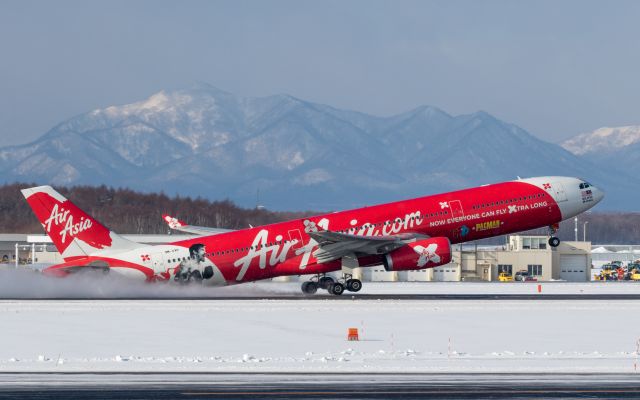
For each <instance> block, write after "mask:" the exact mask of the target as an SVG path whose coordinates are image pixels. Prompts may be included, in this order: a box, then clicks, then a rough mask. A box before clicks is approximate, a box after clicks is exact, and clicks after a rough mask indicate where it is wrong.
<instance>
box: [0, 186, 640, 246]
mask: <svg viewBox="0 0 640 400" xmlns="http://www.w3.org/2000/svg"><path fill="white" fill-rule="evenodd" d="M32 186H35V185H34V184H18V183H14V184H7V185H3V186H0V232H2V233H41V232H42V226H41V224H40V222H39V221H38V220H37V219H36V217H35V216H34V214H33V212H32V211H31V208H29V205H28V204H27V202H26V201H25V199H24V197H23V196H22V193H20V189H23V188H26V187H32ZM55 189H56V190H58V191H59V192H60V193H61V194H62V195H64V196H65V197H67V198H68V199H71V200H72V201H73V202H74V203H75V204H76V205H77V206H78V207H80V208H81V209H83V210H84V211H86V212H87V213H89V214H90V215H92V216H93V217H94V218H96V219H97V220H99V221H100V222H102V223H104V224H105V225H106V226H108V227H109V228H110V229H112V230H114V231H115V232H119V233H125V234H126V233H134V234H162V233H167V232H168V227H167V225H166V223H165V222H164V221H163V220H162V214H164V213H166V214H169V215H171V216H174V217H177V218H179V219H182V220H184V221H185V222H187V223H188V224H191V225H199V226H209V227H216V228H226V229H242V228H248V227H249V226H250V225H252V226H259V225H265V224H271V223H275V222H281V221H286V220H290V219H296V218H303V217H306V216H310V215H317V214H319V213H316V212H312V211H304V212H299V211H296V212H293V211H292V212H286V211H270V210H266V209H249V208H242V207H239V206H237V205H236V204H234V203H233V202H232V201H230V200H219V201H212V200H207V199H203V198H191V197H182V196H174V197H169V196H167V195H166V194H164V193H140V192H135V191H133V190H130V189H123V188H117V189H116V188H111V187H107V186H97V187H96V186H72V187H56V188H55ZM585 222H588V223H587V225H586V230H587V235H586V238H587V240H588V241H591V242H593V243H597V244H640V213H615V212H587V213H584V214H581V215H579V216H578V239H579V240H582V238H583V228H584V223H585ZM528 233H530V234H541V235H546V234H547V230H546V229H537V230H534V231H530V232H528ZM558 236H559V237H560V239H562V240H573V238H574V221H573V220H569V221H565V222H563V223H561V224H560V231H559V232H558ZM490 242H492V243H503V242H504V238H494V239H492V240H491V241H490Z"/></svg>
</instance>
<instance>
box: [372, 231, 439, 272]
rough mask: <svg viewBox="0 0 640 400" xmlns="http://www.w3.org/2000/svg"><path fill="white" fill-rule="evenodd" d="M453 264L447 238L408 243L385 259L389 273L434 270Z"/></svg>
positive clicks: (385, 265) (385, 266) (386, 255)
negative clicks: (440, 266) (434, 268)
mask: <svg viewBox="0 0 640 400" xmlns="http://www.w3.org/2000/svg"><path fill="white" fill-rule="evenodd" d="M450 262H451V242H449V239H447V238H446V237H434V238H429V239H423V240H417V241H415V242H413V243H407V245H406V246H402V247H400V248H399V249H396V250H394V251H392V252H390V253H388V254H385V256H384V259H383V264H384V269H386V270H387V271H408V270H415V269H425V268H433V267H437V266H439V265H444V264H448V263H450Z"/></svg>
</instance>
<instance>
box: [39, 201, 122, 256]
mask: <svg viewBox="0 0 640 400" xmlns="http://www.w3.org/2000/svg"><path fill="white" fill-rule="evenodd" d="M27 201H28V202H29V205H30V206H31V208H33V211H34V212H35V213H36V215H37V216H38V219H39V220H40V222H41V223H42V226H43V227H44V229H45V230H46V232H47V234H48V235H49V237H50V238H51V240H53V242H54V244H55V245H56V247H57V248H58V250H59V251H60V252H61V253H64V251H65V250H66V249H67V247H69V245H70V244H71V242H72V241H73V239H76V238H77V239H78V240H81V241H83V242H85V243H86V244H88V245H89V246H91V247H94V248H96V249H104V248H106V247H110V246H111V236H110V234H109V230H108V229H107V228H105V227H104V226H102V225H101V224H100V223H98V222H97V221H94V220H93V219H92V218H91V217H89V216H88V215H87V214H86V213H85V212H84V211H82V210H80V209H79V208H78V207H76V206H75V205H74V204H73V203H71V202H70V201H68V200H65V201H64V202H60V201H58V200H56V199H54V198H53V197H51V196H50V195H49V194H48V193H42V192H41V193H35V194H33V195H32V196H30V197H29V198H28V199H27ZM49 210H50V211H49Z"/></svg>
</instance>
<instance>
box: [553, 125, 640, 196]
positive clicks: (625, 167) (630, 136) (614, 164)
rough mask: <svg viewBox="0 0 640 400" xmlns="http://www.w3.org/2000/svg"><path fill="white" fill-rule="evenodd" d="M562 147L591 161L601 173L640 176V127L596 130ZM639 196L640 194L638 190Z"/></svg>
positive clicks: (571, 140) (577, 137)
mask: <svg viewBox="0 0 640 400" xmlns="http://www.w3.org/2000/svg"><path fill="white" fill-rule="evenodd" d="M562 147H564V148H565V149H567V150H569V151H570V152H572V153H573V154H576V155H578V156H581V157H583V158H585V159H588V160H589V161H590V162H592V163H593V164H595V165H597V166H598V168H599V169H601V170H606V171H615V173H616V174H619V175H631V176H634V177H638V176H640V126H639V125H635V126H621V127H617V128H600V129H596V130H595V131H593V132H587V133H583V134H580V135H578V136H575V137H573V138H571V139H569V140H566V141H565V142H563V143H562ZM635 193H640V191H639V190H638V189H637V187H636V189H635Z"/></svg>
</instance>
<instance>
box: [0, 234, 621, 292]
mask: <svg viewBox="0 0 640 400" xmlns="http://www.w3.org/2000/svg"><path fill="white" fill-rule="evenodd" d="M123 236H124V237H126V238H127V239H130V240H133V241H136V242H139V243H147V244H161V243H167V242H172V241H176V240H183V239H190V238H193V237H195V236H192V235H123ZM594 247H595V248H597V249H601V248H602V247H601V246H594ZM626 247H628V246H626ZM598 251H600V253H598V254H597V255H595V257H596V258H598V259H599V260H600V259H601V258H603V257H604V256H603V254H604V253H602V251H603V250H598ZM610 255H611V252H609V256H610ZM0 257H2V260H3V262H5V263H11V264H14V265H23V264H30V263H32V261H35V262H36V263H60V262H62V258H61V257H60V254H59V253H58V251H57V250H56V248H55V246H53V244H52V243H51V239H49V237H48V236H46V235H25V234H0ZM609 258H610V257H609ZM591 266H592V250H591V243H590V242H561V244H560V246H559V247H557V248H555V249H554V248H551V247H550V246H549V245H548V244H547V237H546V236H522V235H513V236H509V237H508V241H507V243H505V244H504V245H501V246H478V245H476V244H463V245H455V246H454V247H453V261H452V262H451V263H450V264H447V265H443V266H440V267H437V268H432V269H425V270H417V271H400V272H389V271H386V270H385V269H384V267H383V266H382V265H381V266H378V267H371V268H363V269H361V270H359V271H357V275H359V276H360V278H361V279H362V280H364V281H378V282H383V281H404V282H417V281H448V282H452V281H453V282H455V281H496V280H498V275H499V274H500V273H502V272H505V273H507V274H510V275H512V276H513V275H515V274H516V272H518V271H527V272H528V273H529V275H530V276H533V277H534V278H535V279H537V280H539V281H550V280H564V281H571V282H584V281H588V280H591V277H592V273H591ZM285 279H287V280H295V279H298V278H297V277H290V278H285ZM299 279H301V280H304V279H306V278H305V277H304V276H302V277H300V278H299Z"/></svg>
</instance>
